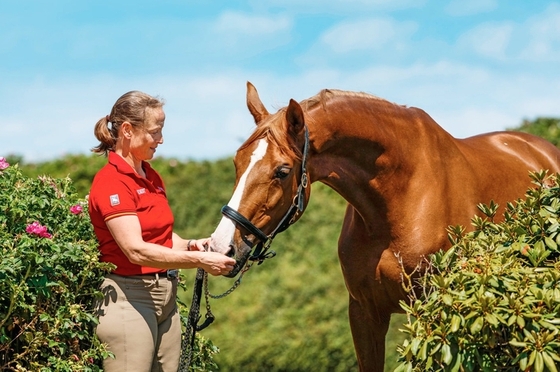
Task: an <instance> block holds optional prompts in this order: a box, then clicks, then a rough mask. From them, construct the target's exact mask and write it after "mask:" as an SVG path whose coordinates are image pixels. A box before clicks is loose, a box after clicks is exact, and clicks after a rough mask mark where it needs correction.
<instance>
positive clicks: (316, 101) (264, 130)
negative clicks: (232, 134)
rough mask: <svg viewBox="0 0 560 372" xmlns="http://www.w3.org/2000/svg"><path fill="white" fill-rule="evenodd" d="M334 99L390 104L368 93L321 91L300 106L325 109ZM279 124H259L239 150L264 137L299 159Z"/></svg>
mask: <svg viewBox="0 0 560 372" xmlns="http://www.w3.org/2000/svg"><path fill="white" fill-rule="evenodd" d="M336 97H358V98H365V99H373V100H377V101H382V102H387V103H391V102H389V101H387V100H385V99H383V98H380V97H377V96H374V95H372V94H369V93H364V92H353V91H347V90H339V89H323V90H321V91H320V92H319V93H317V94H316V95H314V96H312V97H309V98H307V99H305V100H303V101H301V102H300V106H301V107H302V109H303V110H304V111H309V110H312V109H314V108H316V107H318V106H321V107H322V108H323V109H325V107H326V105H327V103H328V102H329V101H330V100H332V99H333V98H336ZM391 104H393V103H391ZM285 111H286V107H283V108H281V109H279V110H278V112H277V113H276V114H274V115H279V114H280V115H281V114H282V113H284V112H285ZM282 116H283V115H281V116H280V117H282ZM279 123H281V121H279V120H267V121H265V122H264V123H261V124H259V125H258V126H257V128H256V129H255V131H254V132H253V133H252V134H251V136H250V137H249V138H248V139H247V140H246V141H245V142H244V143H243V144H242V145H241V147H240V149H243V148H245V147H247V146H249V145H250V144H251V143H253V142H254V141H255V140H257V139H258V138H262V137H266V139H267V140H268V141H269V142H272V143H275V144H276V145H277V146H278V148H279V149H280V150H281V151H283V152H284V154H285V155H287V156H290V157H295V158H298V159H300V158H301V151H296V147H295V146H294V144H292V143H289V141H288V139H287V138H286V136H285V133H284V131H283V128H281V127H280V125H279Z"/></svg>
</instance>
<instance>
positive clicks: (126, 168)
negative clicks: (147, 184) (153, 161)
mask: <svg viewBox="0 0 560 372" xmlns="http://www.w3.org/2000/svg"><path fill="white" fill-rule="evenodd" d="M109 163H110V164H112V165H114V166H115V168H117V171H119V172H120V173H123V174H132V175H134V176H136V177H139V176H138V174H137V173H136V171H135V170H134V168H132V166H131V165H130V164H128V163H127V162H126V160H124V158H123V157H122V156H120V155H119V154H117V153H116V152H114V151H109ZM142 168H143V169H144V172H146V177H147V178H148V179H151V177H150V176H151V173H152V172H153V171H152V166H151V165H150V163H148V162H146V161H142Z"/></svg>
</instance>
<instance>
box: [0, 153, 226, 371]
mask: <svg viewBox="0 0 560 372" xmlns="http://www.w3.org/2000/svg"><path fill="white" fill-rule="evenodd" d="M0 211H1V213H0V252H1V253H0V254H1V257H2V261H1V263H0V370H13V371H55V370H56V371H101V370H102V369H101V368H102V367H101V366H102V360H103V359H104V358H105V357H107V356H108V355H110V353H109V352H108V351H107V349H106V347H105V345H103V344H101V343H100V342H99V340H98V339H97V337H96V336H95V332H94V329H95V326H96V324H97V319H96V317H95V316H94V313H93V306H94V300H95V298H96V296H101V293H100V292H99V291H98V288H99V284H100V283H101V281H102V280H103V277H104V275H105V273H106V272H107V271H108V270H110V268H111V267H112V265H111V264H106V263H101V262H99V261H98V255H99V252H98V249H97V240H96V238H95V235H94V233H93V229H92V226H91V223H90V220H89V215H88V213H87V203H86V201H85V199H83V198H78V196H77V195H76V193H75V190H74V186H73V184H72V181H71V179H70V178H64V179H54V178H51V177H48V176H39V177H36V178H27V177H24V176H23V175H22V173H21V171H20V169H19V167H18V165H15V166H10V165H9V163H8V162H7V161H6V160H5V159H4V158H0ZM181 314H182V321H183V323H184V322H185V321H186V308H185V307H184V306H181ZM217 352H218V349H217V348H216V347H215V346H213V345H212V343H211V342H210V341H209V340H205V339H204V338H202V337H200V336H198V335H197V342H196V343H195V345H194V352H193V361H192V363H191V366H190V370H191V371H204V370H208V368H210V367H211V368H214V367H215V363H214V362H213V360H212V357H213V355H214V354H215V353H217Z"/></svg>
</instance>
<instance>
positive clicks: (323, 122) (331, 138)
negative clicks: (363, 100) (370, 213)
mask: <svg viewBox="0 0 560 372" xmlns="http://www.w3.org/2000/svg"><path fill="white" fill-rule="evenodd" d="M379 104H380V106H381V107H379V110H377V109H376V108H372V107H369V106H366V105H363V104H362V105H358V106H357V109H356V110H349V109H348V107H350V106H342V107H339V108H330V107H327V110H324V111H323V110H315V111H314V112H313V113H311V114H312V118H313V120H311V121H310V123H311V125H310V132H311V140H312V143H313V156H312V158H311V159H310V170H311V180H312V182H314V181H320V182H323V183H325V184H327V185H328V186H330V187H331V188H333V189H334V190H335V191H337V192H338V193H339V194H340V195H341V196H342V197H344V198H345V199H346V200H347V201H348V202H350V203H351V204H352V205H353V206H355V207H356V208H357V209H358V210H359V209H360V206H371V205H376V206H377V209H382V208H386V205H384V204H385V203H387V200H386V197H385V195H387V194H389V193H394V192H395V190H400V191H401V192H402V193H403V195H404V193H405V192H406V190H407V188H408V183H409V180H410V177H412V176H413V175H414V174H415V173H416V172H418V171H419V170H421V171H423V172H424V171H426V167H432V165H431V164H429V161H430V160H431V159H429V157H426V156H425V151H426V149H430V148H433V147H434V146H437V147H442V144H441V142H445V143H447V142H449V146H447V145H445V144H444V146H443V147H450V148H452V147H454V145H453V144H452V141H453V138H452V137H451V136H450V135H449V134H447V133H446V132H445V131H444V130H443V129H442V128H440V127H439V126H438V125H437V124H436V123H435V122H434V121H433V120H432V119H431V118H430V117H429V116H428V115H427V114H426V113H424V112H423V111H422V110H417V109H406V108H401V107H399V106H395V107H393V106H394V105H393V106H392V104H391V103H388V102H380V103H379ZM313 114H314V115H313ZM364 213H365V212H364Z"/></svg>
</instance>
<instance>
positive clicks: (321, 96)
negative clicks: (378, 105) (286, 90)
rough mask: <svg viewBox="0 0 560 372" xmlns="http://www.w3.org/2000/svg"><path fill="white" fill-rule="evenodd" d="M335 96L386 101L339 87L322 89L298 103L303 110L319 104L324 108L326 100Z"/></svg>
mask: <svg viewBox="0 0 560 372" xmlns="http://www.w3.org/2000/svg"><path fill="white" fill-rule="evenodd" d="M337 97H358V98H366V99H374V100H378V101H385V102H388V101H386V100H384V99H383V98H380V97H377V96H374V95H372V94H369V93H364V92H352V91H348V90H339V89H323V90H321V91H320V92H319V93H317V94H316V95H314V96H313V97H309V98H307V99H305V100H303V101H301V103H300V105H301V107H302V108H303V109H304V110H305V111H308V110H311V109H313V108H315V107H317V106H319V105H320V106H322V107H323V108H324V107H325V105H326V104H327V102H328V101H330V100H331V99H333V98H337Z"/></svg>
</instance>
